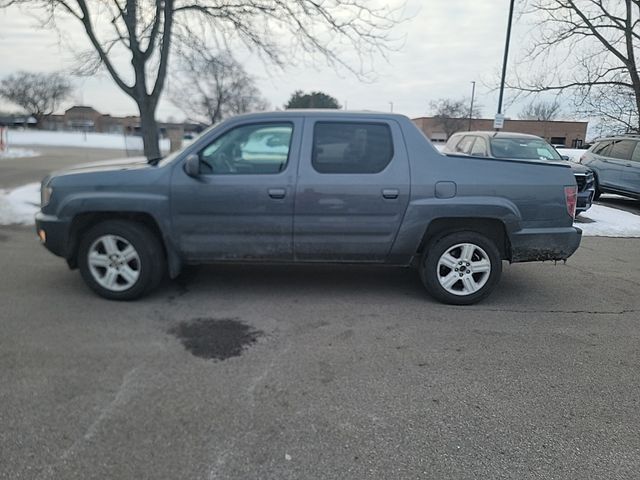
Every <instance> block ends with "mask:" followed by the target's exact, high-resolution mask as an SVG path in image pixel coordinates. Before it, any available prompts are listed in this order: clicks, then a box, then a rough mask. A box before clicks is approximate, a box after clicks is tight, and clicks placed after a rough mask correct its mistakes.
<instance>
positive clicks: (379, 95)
mask: <svg viewBox="0 0 640 480" xmlns="http://www.w3.org/2000/svg"><path fill="white" fill-rule="evenodd" d="M508 6H509V1H508V0H483V1H478V0H428V1H427V0H422V1H420V0H408V1H407V7H406V13H405V14H406V16H407V17H409V19H408V21H407V22H405V23H402V24H401V25H399V26H398V27H397V31H396V33H397V34H399V35H404V36H405V40H404V44H403V46H402V47H401V48H400V50H399V51H397V52H392V53H390V54H389V58H388V61H385V60H384V59H382V58H381V59H379V61H377V62H376V64H375V67H376V72H377V78H376V79H375V81H372V82H370V83H363V82H362V81H359V80H358V79H356V78H354V76H353V75H352V74H350V73H348V72H344V71H342V72H336V71H335V70H334V69H331V68H329V67H326V66H325V65H322V64H321V63H317V64H316V66H315V67H314V68H312V67H309V66H304V67H291V68H288V69H286V70H285V71H284V72H282V71H280V70H277V69H275V68H269V67H266V68H265V67H264V65H263V64H262V63H261V62H260V61H259V60H257V59H255V58H253V57H252V56H250V55H248V54H242V53H241V54H240V56H239V59H240V60H241V61H242V62H243V64H244V66H245V68H246V70H247V71H248V72H249V73H251V74H252V75H254V76H255V77H256V78H257V84H258V87H259V88H260V90H261V92H262V94H263V95H264V97H266V98H267V100H268V101H269V102H270V103H271V106H272V107H282V105H283V104H284V103H286V101H287V99H288V98H289V96H290V95H291V93H292V92H293V91H294V90H296V89H301V90H305V91H311V90H320V91H323V92H326V93H328V94H330V95H333V96H334V97H336V98H337V99H338V100H339V102H340V103H341V104H343V105H344V103H345V102H346V103H347V106H348V108H349V109H350V110H352V109H368V110H380V111H388V110H389V109H390V103H389V102H393V108H394V111H395V112H398V113H403V114H405V115H408V116H410V117H417V116H423V115H426V114H428V113H429V102H430V101H432V100H436V99H438V98H441V97H451V98H460V97H470V95H471V81H472V80H475V81H476V82H477V88H476V101H477V103H478V104H480V105H481V106H482V107H483V108H482V113H483V116H484V117H493V115H494V114H495V112H496V108H497V92H495V91H494V92H490V89H489V88H487V86H486V85H488V84H497V82H498V78H497V76H498V73H499V71H500V68H501V63H502V54H503V48H504V39H505V32H506V23H507V15H508ZM528 28H529V27H526V26H525V25H522V24H521V23H520V21H519V20H518V21H517V22H516V25H515V26H514V33H513V36H512V51H513V55H512V56H511V57H510V58H512V59H514V58H516V57H518V55H519V51H521V49H522V47H523V45H524V42H526V31H527V30H528ZM64 30H65V31H66V32H67V36H66V38H65V39H63V41H62V42H61V41H60V39H59V37H58V35H57V34H56V33H54V32H53V31H51V30H47V29H42V28H41V27H39V26H38V23H37V22H36V21H35V20H34V19H33V18H32V17H30V16H28V15H27V14H25V13H24V12H21V11H20V10H18V9H17V8H13V7H12V8H10V9H6V10H0V77H4V76H6V75H8V74H10V73H13V72H15V71H17V70H28V71H41V72H48V71H54V70H64V69H69V68H70V67H71V65H72V63H73V62H72V60H73V56H72V55H71V54H69V51H68V48H67V46H68V45H69V44H82V43H83V42H86V40H85V37H84V33H83V32H82V31H80V30H77V29H76V26H75V24H71V23H69V24H68V25H65V26H64ZM346 55H347V57H346V58H348V55H349V54H348V53H347V54H346ZM74 83H75V85H76V86H77V89H76V92H75V94H74V97H73V98H72V99H71V100H70V101H69V102H67V103H66V104H65V105H64V107H65V108H66V107H68V106H71V105H73V104H84V105H90V106H93V107H94V108H96V109H97V110H98V111H100V112H103V113H110V114H112V115H126V114H137V111H136V106H135V104H134V103H133V101H132V100H130V99H129V97H127V96H126V95H125V94H124V93H123V92H121V91H120V90H119V89H118V88H117V87H116V86H115V85H114V84H113V82H112V80H111V79H110V78H109V77H108V75H107V74H106V73H104V74H101V75H99V76H97V77H93V78H90V79H86V78H85V79H76V80H74ZM485 84H486V85H485ZM507 100H508V94H507ZM519 108H520V106H518V105H516V106H513V107H511V108H510V109H508V110H507V111H506V113H507V114H508V115H510V116H512V117H516V116H517V113H518V110H519ZM0 110H16V108H15V107H12V106H11V105H9V104H7V103H6V102H5V103H2V101H1V100H0ZM170 116H172V117H174V118H175V119H182V118H183V117H184V115H183V114H182V113H181V112H180V111H179V110H178V109H176V108H175V106H173V105H172V104H171V103H170V102H168V101H167V100H166V99H163V101H162V102H161V104H160V107H159V110H158V117H159V118H160V119H163V120H164V119H167V118H168V117H170Z"/></svg>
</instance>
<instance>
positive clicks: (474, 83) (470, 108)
mask: <svg viewBox="0 0 640 480" xmlns="http://www.w3.org/2000/svg"><path fill="white" fill-rule="evenodd" d="M471 85H472V86H471V106H470V107H469V128H468V129H467V131H469V132H470V131H471V119H472V118H473V100H474V98H475V96H476V81H475V80H472V81H471Z"/></svg>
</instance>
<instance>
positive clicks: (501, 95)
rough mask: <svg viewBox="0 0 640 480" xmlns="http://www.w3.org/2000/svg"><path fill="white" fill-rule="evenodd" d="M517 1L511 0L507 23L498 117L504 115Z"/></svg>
mask: <svg viewBox="0 0 640 480" xmlns="http://www.w3.org/2000/svg"><path fill="white" fill-rule="evenodd" d="M514 3H515V0H511V3H510V5H509V20H508V23H507V38H506V40H505V42H504V58H503V60H502V79H501V80H500V98H499V99H498V115H500V114H501V113H502V99H503V97H504V81H505V78H506V76H507V58H508V56H509V41H510V40H511V23H512V22H513V5H514Z"/></svg>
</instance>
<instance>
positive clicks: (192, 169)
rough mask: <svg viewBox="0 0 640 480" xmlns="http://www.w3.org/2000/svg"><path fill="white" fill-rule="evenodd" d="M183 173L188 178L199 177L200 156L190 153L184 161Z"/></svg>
mask: <svg viewBox="0 0 640 480" xmlns="http://www.w3.org/2000/svg"><path fill="white" fill-rule="evenodd" d="M184 172H185V173H186V174H187V175H189V176H190V177H197V176H199V175H200V156H199V155H198V154H197V153H192V154H191V155H189V156H188V157H187V158H186V160H185V161H184Z"/></svg>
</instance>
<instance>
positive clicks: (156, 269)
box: [78, 220, 165, 300]
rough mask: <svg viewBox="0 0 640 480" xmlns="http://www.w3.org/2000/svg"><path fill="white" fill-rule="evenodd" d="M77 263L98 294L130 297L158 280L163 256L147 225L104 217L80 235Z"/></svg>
mask: <svg viewBox="0 0 640 480" xmlns="http://www.w3.org/2000/svg"><path fill="white" fill-rule="evenodd" d="M78 266H79V268H80V274H81V275H82V278H83V279H84V281H85V282H86V284H87V285H88V286H89V287H91V289H92V290H94V291H95V292H96V293H98V294H99V295H100V296H102V297H105V298H108V299H111V300H133V299H135V298H138V297H141V296H142V295H144V294H146V293H148V292H149V291H151V290H152V289H153V288H155V287H156V286H157V285H158V284H159V283H160V281H161V280H162V277H163V275H164V271H165V259H164V253H163V250H162V246H161V245H160V242H159V241H158V238H157V237H156V236H155V235H154V234H153V233H152V232H151V231H150V230H149V229H148V228H147V227H145V226H144V225H141V224H137V223H135V222H130V221H124V220H107V221H104V222H101V223H99V224H97V225H95V226H94V227H92V228H91V229H89V231H88V232H86V233H85V234H84V235H83V236H82V238H81V240H80V246H79V250H78Z"/></svg>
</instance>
